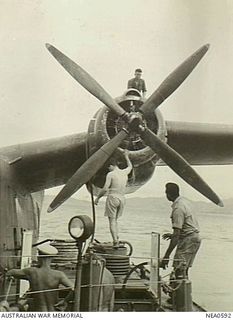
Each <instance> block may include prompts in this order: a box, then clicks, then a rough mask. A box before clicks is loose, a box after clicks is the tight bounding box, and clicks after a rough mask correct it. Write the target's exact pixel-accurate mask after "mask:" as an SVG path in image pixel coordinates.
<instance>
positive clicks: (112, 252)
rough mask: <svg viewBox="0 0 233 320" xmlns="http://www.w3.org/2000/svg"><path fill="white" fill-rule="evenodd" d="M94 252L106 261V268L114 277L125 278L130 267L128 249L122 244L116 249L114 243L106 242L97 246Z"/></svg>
mask: <svg viewBox="0 0 233 320" xmlns="http://www.w3.org/2000/svg"><path fill="white" fill-rule="evenodd" d="M93 249H94V251H95V252H96V253H97V254H98V255H100V256H101V257H102V258H104V259H105V261H106V268H107V269H108V270H109V271H111V273H112V274H113V275H114V277H119V276H124V275H126V274H127V273H128V271H129V267H130V257H129V255H128V253H127V247H126V246H125V244H124V243H121V244H120V246H119V247H118V248H114V247H113V246H112V243H110V242H104V243H98V244H95V245H94V247H93Z"/></svg>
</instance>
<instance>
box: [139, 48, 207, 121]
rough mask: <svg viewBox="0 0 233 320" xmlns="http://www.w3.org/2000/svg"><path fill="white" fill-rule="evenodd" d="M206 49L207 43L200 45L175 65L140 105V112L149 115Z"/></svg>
mask: <svg viewBox="0 0 233 320" xmlns="http://www.w3.org/2000/svg"><path fill="white" fill-rule="evenodd" d="M208 49H209V44H206V45H204V46H202V47H201V48H200V49H198V50H197V51H196V52H194V53H193V54H192V55H191V56H190V57H189V58H187V59H186V60H185V61H184V62H183V63H182V64H181V65H180V66H179V67H177V68H176V69H175V70H174V71H173V72H172V73H171V74H170V75H169V76H168V77H167V78H166V79H165V80H164V81H163V82H162V83H161V85H160V86H159V87H158V89H157V90H155V92H154V93H153V94H152V95H151V96H150V97H149V98H148V99H147V100H146V101H145V103H144V104H143V105H142V106H141V110H142V112H143V113H144V114H145V115H147V116H149V115H150V114H151V112H153V111H154V110H155V109H156V108H157V107H158V106H159V105H160V104H161V103H162V102H163V101H164V100H166V99H167V98H168V97H169V96H170V95H171V94H172V93H173V92H174V91H175V90H176V89H177V88H178V87H179V86H180V85H181V84H182V82H183V81H184V80H185V79H186V78H187V77H188V75H189V74H190V73H191V72H192V71H193V69H194V68H195V67H196V65H197V64H198V63H199V61H200V60H201V59H202V57H203V56H204V55H205V53H206V52H207V51H208Z"/></svg>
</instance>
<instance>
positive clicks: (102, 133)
mask: <svg viewBox="0 0 233 320" xmlns="http://www.w3.org/2000/svg"><path fill="white" fill-rule="evenodd" d="M115 100H116V102H117V103H118V104H119V105H120V106H121V107H122V108H123V109H124V110H125V111H126V112H128V113H130V114H132V113H133V114H134V113H135V115H137V116H140V118H141V120H142V123H143V125H145V126H147V127H148V128H150V129H151V130H152V131H153V132H154V133H156V135H157V136H158V137H159V138H160V139H161V140H163V141H166V126H165V122H164V120H163V117H162V114H161V112H160V111H159V110H158V109H156V110H155V112H154V116H153V117H151V118H150V119H145V118H144V117H143V114H142V113H141V112H140V106H141V105H142V104H143V102H144V99H143V98H142V96H141V94H140V93H139V92H138V91H137V90H135V89H128V90H127V91H126V92H125V93H124V94H123V95H122V96H120V97H118V98H116V99H115ZM125 125H126V124H125V122H124V119H123V118H121V117H118V116H117V115H116V114H115V113H113V112H111V111H109V109H108V108H107V107H105V106H104V107H102V108H101V109H99V110H98V111H97V113H96V114H95V115H94V117H93V119H92V120H91V121H90V123H89V127H88V139H87V154H88V156H90V155H91V154H93V153H94V152H96V151H97V150H98V149H99V148H100V147H101V146H102V145H103V144H105V143H106V142H108V141H109V140H110V139H112V138H113V137H114V136H115V135H116V134H117V133H118V132H119V131H120V130H121V129H122V128H123V127H124V126H125ZM123 149H128V150H129V157H130V160H131V161H132V164H133V170H132V172H131V174H130V176H129V181H128V185H127V190H126V192H127V193H131V192H134V191H135V190H137V189H138V188H139V187H141V186H142V185H144V184H145V183H146V182H147V181H148V180H149V179H150V178H151V176H152V175H153V173H154V170H155V167H156V164H157V162H158V161H159V157H158V156H157V155H156V154H155V153H154V151H153V150H152V149H151V148H150V147H148V146H146V145H145V144H144V142H143V140H142V139H141V137H140V135H139V134H138V133H136V132H132V133H130V134H129V136H128V138H127V140H124V141H123V143H122V144H121V145H120V147H119V148H118V149H117V151H116V152H115V153H114V155H113V157H115V158H116V159H117V161H118V163H119V167H120V168H124V167H125V166H126V161H125V158H124V156H123V152H122V151H123ZM107 172H108V162H107V163H106V164H105V165H104V167H103V168H102V169H101V170H100V171H99V172H98V173H97V174H96V176H95V177H94V178H93V179H92V184H93V186H94V191H95V193H96V192H98V190H97V189H98V188H102V187H103V185H104V182H105V176H106V174H107ZM96 188H97V189H96Z"/></svg>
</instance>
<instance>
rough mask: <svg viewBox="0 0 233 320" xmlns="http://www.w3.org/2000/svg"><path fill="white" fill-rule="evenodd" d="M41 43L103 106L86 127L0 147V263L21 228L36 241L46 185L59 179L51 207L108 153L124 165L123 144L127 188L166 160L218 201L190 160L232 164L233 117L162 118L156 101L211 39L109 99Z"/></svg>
mask: <svg viewBox="0 0 233 320" xmlns="http://www.w3.org/2000/svg"><path fill="white" fill-rule="evenodd" d="M46 47H47V49H48V50H49V52H50V53H51V54H52V56H53V57H54V58H55V59H56V60H57V61H58V62H59V63H60V64H61V65H62V66H63V68H64V69H65V70H66V71H67V72H68V73H69V74H70V75H71V76H72V77H73V78H74V79H75V80H76V81H77V82H78V83H79V84H81V85H82V86H83V87H84V88H85V89H86V90H87V91H89V92H90V93H91V94H92V95H94V96H95V97H96V98H97V99H98V100H100V101H101V102H102V103H103V104H104V106H103V107H102V108H100V109H99V110H98V111H97V112H96V114H95V115H94V117H93V119H91V121H90V124H89V128H88V131H87V132H83V133H76V134H72V135H69V136H65V137H60V138H55V139H49V140H44V141H37V142H30V143H25V144H22V145H15V146H9V147H4V148H1V149H0V190H1V192H0V203H1V206H0V218H1V220H0V268H1V269H4V268H6V267H7V268H11V267H14V266H15V263H16V262H15V259H13V258H12V259H11V256H15V255H19V249H20V248H21V241H22V231H23V230H25V229H30V230H33V232H34V234H33V241H34V242H36V241H37V239H38V234H39V225H40V212H41V208H42V203H43V193H44V190H45V189H48V188H52V187H55V186H60V185H65V186H64V187H63V188H62V190H61V191H60V192H59V194H58V195H57V196H56V197H55V199H54V200H53V202H52V203H51V204H50V206H49V208H48V211H49V212H51V211H53V210H55V209H56V208H57V207H58V206H60V205H61V204H62V203H63V202H64V201H66V200H67V199H68V198H69V197H71V196H72V194H74V193H75V192H76V191H77V190H78V189H79V188H81V187H82V186H83V185H84V184H87V185H88V188H89V189H90V188H91V186H92V187H93V190H94V192H98V190H99V188H101V187H103V184H104V181H105V176H106V173H107V166H108V161H109V159H111V157H115V158H117V160H118V161H119V164H120V165H121V166H122V167H124V165H125V162H124V161H125V160H124V157H123V150H124V149H128V150H129V157H130V159H131V161H132V163H133V172H132V174H131V176H130V178H129V183H128V186H127V193H130V192H134V191H135V190H137V189H138V188H139V187H141V186H143V185H144V184H145V183H146V182H147V181H148V180H149V179H150V178H151V177H152V175H153V173H154V170H155V168H156V166H160V165H167V166H169V167H170V168H171V169H172V170H173V171H174V172H176V173H177V174H178V175H179V176H180V177H181V178H182V179H184V180H185V181H186V182H187V183H188V184H189V185H191V186H192V187H193V188H195V189H196V190H197V191H199V192H200V193H201V194H203V195H204V196H205V197H206V198H208V199H209V200H211V201H212V202H213V203H215V204H217V205H219V206H222V205H223V204H222V201H221V199H220V198H219V197H218V195H217V194H216V193H215V192H214V191H213V190H212V189H211V187H210V186H209V185H208V184H207V183H206V182H205V181H204V180H203V179H202V178H201V177H200V175H199V174H198V173H197V172H196V171H195V170H194V169H193V168H192V165H195V166H196V165H223V164H232V163H233V148H232V145H233V125H221V124H203V123H202V124H200V123H191V122H177V121H166V120H164V118H163V116H162V113H161V112H160V110H159V109H158V107H159V106H160V105H161V104H162V102H163V101H164V100H166V99H167V98H168V97H169V96H170V95H171V94H172V93H173V92H174V91H175V90H176V89H177V88H178V87H179V86H180V85H181V84H182V82H183V81H184V80H185V79H186V78H187V77H188V75H189V74H190V73H191V72H192V70H193V69H194V68H195V67H196V65H197V64H198V63H199V62H200V60H201V59H202V58H203V56H204V55H205V54H206V52H207V51H208V48H209V45H204V46H202V47H201V48H200V49H198V50H197V51H196V52H194V53H193V54H192V55H191V56H190V57H189V58H188V59H186V60H185V61H184V62H183V63H182V64H181V65H180V66H179V67H178V68H176V69H175V70H174V71H173V72H172V73H171V74H170V75H169V76H168V77H167V78H166V79H165V80H164V81H163V82H162V84H161V85H160V86H159V87H158V89H156V90H155V91H154V93H153V94H152V95H151V96H150V97H149V98H148V99H144V98H143V97H142V96H141V94H140V92H138V91H137V90H136V89H128V90H127V91H126V92H125V93H124V94H123V95H122V96H120V97H118V98H116V99H113V98H112V97H111V96H110V95H109V94H108V93H107V92H106V91H105V90H104V89H103V88H102V87H101V86H100V84H99V83H98V82H96V80H94V78H93V77H92V76H90V75H89V74H88V73H87V72H86V71H85V70H84V69H82V68H81V67H80V66H79V65H78V64H76V63H75V62H73V61H72V60H71V59H70V58H68V57H67V56H66V55H64V54H63V53H62V52H61V51H59V50H58V49H56V48H55V47H54V46H52V45H50V44H47V45H46ZM0 271H1V270H0Z"/></svg>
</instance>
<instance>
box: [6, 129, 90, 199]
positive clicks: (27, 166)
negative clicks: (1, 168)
mask: <svg viewBox="0 0 233 320" xmlns="http://www.w3.org/2000/svg"><path fill="white" fill-rule="evenodd" d="M86 138H87V133H79V134H73V135H69V136H65V137H61V138H54V139H49V140H44V141H43V140H42V141H37V142H30V143H25V144H21V145H15V146H10V147H5V148H1V150H0V154H1V158H2V160H4V161H5V162H6V163H8V164H9V168H10V169H11V171H12V173H13V174H14V177H15V179H14V180H15V181H17V183H18V184H19V185H21V186H22V187H21V190H25V193H31V192H36V191H39V190H43V189H47V188H50V187H55V186H58V185H62V184H64V183H65V182H66V181H67V180H68V179H69V178H70V177H71V176H72V175H73V174H74V172H75V171H76V170H77V169H78V168H79V167H80V166H81V165H82V164H83V162H84V161H85V160H86Z"/></svg>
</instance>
